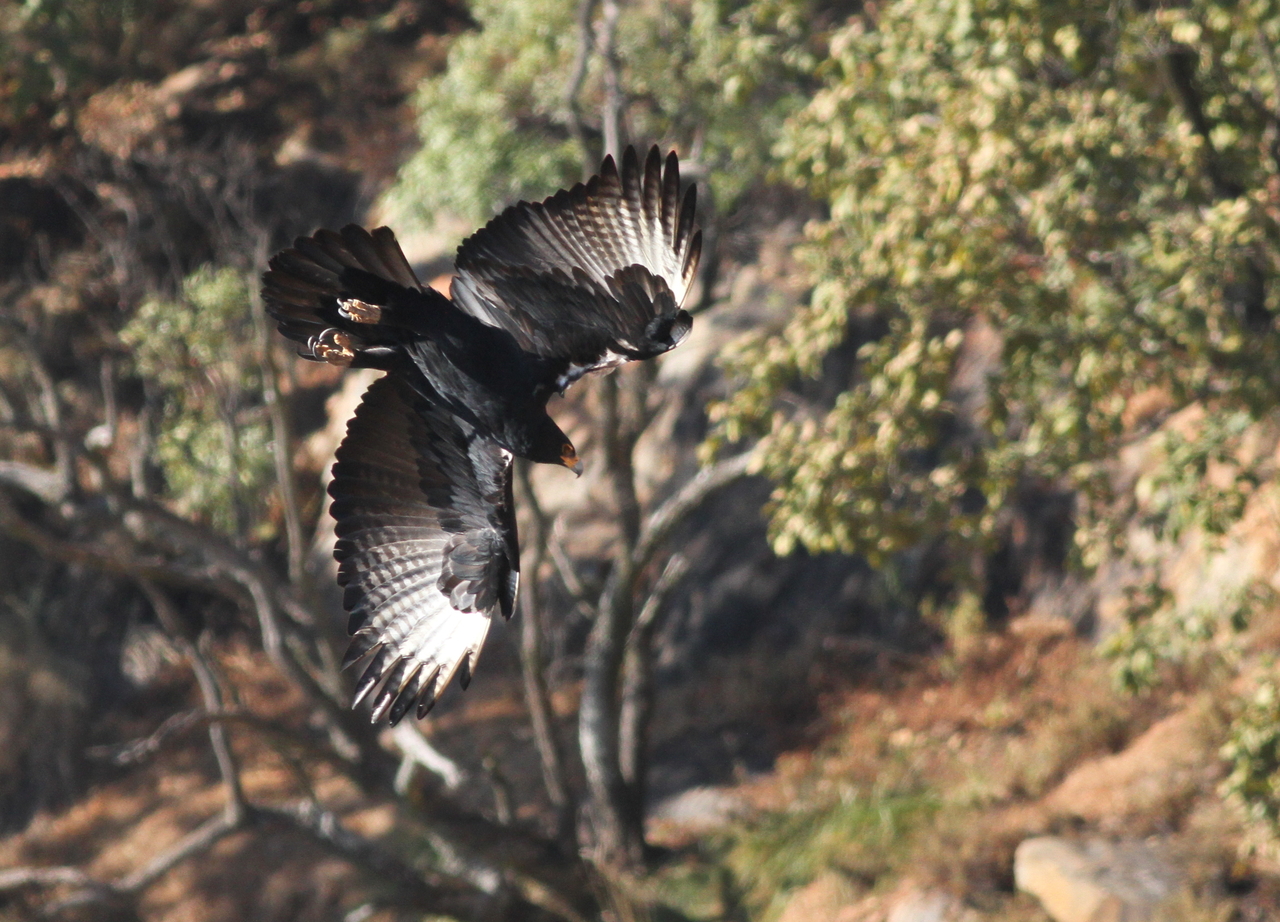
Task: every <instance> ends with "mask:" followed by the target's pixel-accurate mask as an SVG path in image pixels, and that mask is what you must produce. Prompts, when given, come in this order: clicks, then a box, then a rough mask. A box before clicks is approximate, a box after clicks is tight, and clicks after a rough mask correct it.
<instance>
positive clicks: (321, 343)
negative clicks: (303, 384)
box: [311, 327, 356, 368]
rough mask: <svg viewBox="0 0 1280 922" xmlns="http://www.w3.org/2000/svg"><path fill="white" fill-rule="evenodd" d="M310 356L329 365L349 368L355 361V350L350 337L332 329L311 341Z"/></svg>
mask: <svg viewBox="0 0 1280 922" xmlns="http://www.w3.org/2000/svg"><path fill="white" fill-rule="evenodd" d="M311 354H312V355H314V356H315V357H316V358H317V359H319V360H320V361H322V362H328V363H329V364H330V365H340V366H342V367H344V368H345V367H349V366H350V365H351V363H352V362H354V361H355V360H356V350H355V348H354V347H353V346H352V345H351V337H350V336H348V335H347V334H346V333H343V332H342V331H341V330H335V329H333V328H332V327H330V328H329V329H327V330H325V331H324V332H323V333H320V334H319V335H317V336H315V337H314V338H313V339H312V341H311Z"/></svg>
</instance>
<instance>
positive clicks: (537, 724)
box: [516, 461, 573, 842]
mask: <svg viewBox="0 0 1280 922" xmlns="http://www.w3.org/2000/svg"><path fill="white" fill-rule="evenodd" d="M516 470H517V474H518V479H519V484H520V498H521V500H522V501H523V502H524V505H525V507H526V508H527V509H528V510H529V512H530V515H531V519H532V526H533V527H532V529H531V530H530V534H529V546H530V549H531V551H530V554H529V561H528V564H527V566H526V567H525V588H524V593H523V594H522V595H521V597H520V614H521V620H520V675H521V678H522V679H523V681H524V699H525V704H526V706H527V707H528V709H529V723H530V724H531V725H532V728H533V740H534V745H535V746H536V747H537V750H538V757H539V760H540V762H541V764H542V780H543V784H544V785H545V786H546V789H547V797H548V798H549V799H550V801H551V805H552V806H553V807H554V808H555V812H556V831H557V836H558V837H559V838H560V839H561V840H562V841H565V842H569V841H570V840H571V838H572V835H573V808H572V805H571V804H570V802H569V790H568V784H567V783H566V781H565V771H564V756H563V754H562V753H561V751H560V744H559V741H558V740H557V739H556V733H555V711H554V710H553V709H552V707H551V695H550V692H549V691H548V689H547V678H546V672H545V668H546V663H545V662H544V657H543V653H542V639H543V635H544V633H545V631H544V628H543V622H542V617H541V616H542V597H543V596H542V565H543V562H544V560H545V559H546V550H547V546H548V544H549V541H548V538H549V536H550V533H551V527H550V522H549V521H548V518H547V514H546V512H545V510H543V508H542V504H541V503H539V502H538V494H537V492H536V491H535V490H534V488H533V479H532V478H531V477H530V476H529V464H528V462H525V461H520V462H518V463H517V464H516Z"/></svg>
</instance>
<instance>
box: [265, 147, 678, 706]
mask: <svg viewBox="0 0 1280 922" xmlns="http://www.w3.org/2000/svg"><path fill="white" fill-rule="evenodd" d="M693 223H694V190H693V188H692V187H690V188H689V189H688V190H687V191H686V192H685V193H684V195H683V196H681V193H680V174H679V168H678V166H677V163H676V155H675V154H674V153H672V154H669V155H668V156H667V158H666V163H665V167H664V164H663V161H662V158H661V156H660V155H659V153H658V149H657V148H656V147H655V148H653V149H652V150H650V152H649V156H648V159H647V160H646V162H645V164H644V166H643V168H642V167H641V165H640V163H639V161H638V159H637V157H636V154H635V151H634V150H632V149H630V148H628V149H627V152H626V154H625V155H624V156H623V160H622V170H621V173H619V171H618V169H617V167H616V166H615V164H614V162H613V159H612V158H611V157H610V158H606V159H605V161H604V164H603V166H602V167H601V169H600V173H599V175H597V176H594V177H592V178H591V179H590V180H589V181H588V182H586V183H580V184H578V185H576V186H574V187H573V188H572V189H568V190H565V191H562V192H558V193H557V194H555V195H554V196H552V197H551V198H549V199H547V200H545V201H544V202H541V203H538V204H531V203H528V202H521V203H519V204H517V205H513V206H512V207H510V208H508V209H507V210H506V211H504V212H503V213H502V214H500V215H499V216H498V217H496V218H494V219H493V220H492V221H490V222H489V223H488V224H487V225H486V226H485V227H484V228H483V229H481V230H480V231H478V232H476V233H475V234H473V235H472V236H471V237H470V238H468V239H467V240H466V241H464V242H463V244H462V246H461V247H459V249H458V253H457V258H456V260H455V264H456V268H457V276H456V277H455V278H454V280H453V288H452V299H450V298H446V297H445V296H444V295H442V294H439V293H438V292H436V291H433V290H432V289H430V288H424V287H423V286H422V284H421V283H420V282H419V281H418V279H417V277H416V276H415V275H414V273H413V269H412V268H411V267H410V266H409V263H408V261H407V260H406V259H405V257H404V254H403V253H402V252H401V250H400V246H399V244H397V243H396V239H395V235H394V234H393V233H392V232H391V230H390V229H389V228H385V227H380V228H377V229H376V230H373V231H371V232H370V231H366V230H364V229H363V228H360V227H357V226H355V225H348V226H347V227H344V228H343V229H342V230H341V231H340V232H336V233H335V232H334V231H328V230H321V231H317V232H316V233H315V234H314V235H312V236H311V237H301V238H299V239H298V240H297V241H296V242H295V243H294V245H293V247H292V248H290V249H287V250H284V251H282V252H280V253H278V254H277V255H276V256H275V257H274V258H273V259H272V260H271V268H270V270H269V271H268V272H267V273H266V274H265V275H264V276H263V297H264V299H265V301H266V304H267V310H268V311H270V313H271V315H272V316H273V317H274V318H275V319H276V320H277V321H278V324H279V329H280V332H281V333H283V334H284V335H285V336H287V337H288V338H290V339H292V340H294V341H296V342H298V343H300V344H301V348H300V350H299V352H300V354H301V355H302V356H304V357H305V358H309V359H312V360H315V361H327V362H331V363H333V364H337V365H350V366H355V367H373V368H381V369H384V370H385V371H386V372H387V375H386V377H384V378H382V379H380V380H379V381H377V382H375V383H374V384H373V385H372V386H371V387H370V388H369V390H368V392H367V393H366V394H365V396H364V399H363V401H362V402H361V404H360V407H359V409H358V410H357V411H356V415H355V418H354V419H352V420H351V423H350V424H349V426H348V428H347V437H346V439H344V440H343V443H342V446H341V447H340V448H339V449H338V455H337V463H336V464H335V465H334V469H333V474H334V476H333V482H332V484H331V485H330V487H329V493H330V495H331V496H332V497H333V505H332V507H331V512H332V514H333V517H334V519H335V520H336V521H337V534H338V543H337V548H336V550H335V551H334V554H335V556H336V557H337V559H338V560H339V561H340V567H339V571H338V581H339V583H340V584H341V585H342V586H343V587H345V595H344V598H343V604H344V606H345V607H346V609H347V611H348V612H349V613H350V621H349V624H348V630H349V631H350V633H352V634H353V635H354V638H353V640H352V643H351V648H350V650H349V651H348V652H347V656H346V660H345V663H344V665H351V664H353V663H355V662H357V661H359V660H362V659H365V658H368V662H367V664H366V666H365V668H364V672H363V674H362V676H361V678H360V680H359V682H358V683H357V686H356V691H355V703H357V704H358V703H359V702H360V701H361V700H363V699H364V698H366V697H368V696H369V695H371V694H372V695H373V719H374V721H378V720H381V719H382V718H384V717H386V718H387V719H388V720H389V721H390V722H391V723H393V724H394V723H396V722H397V721H399V720H400V719H401V718H402V717H403V716H404V715H405V714H406V713H408V711H409V710H410V709H411V708H415V707H416V711H417V714H418V716H419V717H423V716H424V715H425V714H426V713H427V711H429V710H430V709H431V706H432V704H433V703H434V702H435V699H436V696H437V695H438V694H439V693H440V690H441V689H442V688H444V686H445V685H446V684H447V683H448V681H449V679H450V678H451V677H452V676H453V674H454V673H455V672H458V671H460V672H461V676H462V683H463V685H464V686H465V685H466V684H467V682H469V681H470V677H471V672H472V669H473V668H474V666H475V662H476V658H477V657H478V656H479V653H480V647H481V645H482V644H483V643H484V638H485V634H486V633H487V631H488V628H489V620H490V618H491V616H492V615H493V613H494V612H495V611H500V612H501V613H502V615H503V616H504V617H507V618H509V617H511V613H512V611H513V609H514V607H515V598H516V588H517V586H518V583H519V571H520V557H519V547H518V543H517V540H516V518H515V509H514V506H513V503H512V494H511V459H512V456H513V455H516V456H519V457H522V458H527V459H529V460H531V461H540V462H544V463H549V464H562V465H564V466H565V467H569V468H571V469H573V470H574V471H575V472H577V471H580V470H581V463H580V462H579V461H578V456H577V452H576V451H575V450H574V447H573V444H572V443H571V442H570V441H569V439H568V437H566V436H565V434H564V433H563V432H562V431H561V430H560V427H559V426H557V425H556V424H555V422H554V421H553V420H552V419H551V417H550V416H548V415H547V410H546V405H547V399H548V398H549V397H550V396H551V394H552V393H555V392H559V393H563V392H564V390H565V388H566V387H568V386H569V385H570V384H572V383H573V382H574V381H576V380H578V379H579V378H580V377H582V376H583V375H585V374H587V373H589V372H593V371H598V370H601V369H606V368H611V367H613V366H615V365H619V364H622V363H623V362H628V361H633V360H638V359H646V358H652V357H654V356H657V355H661V354H662V353H664V352H666V351H668V350H670V349H672V348H674V347H675V346H676V345H678V344H679V343H680V341H681V340H682V339H684V337H685V336H686V335H688V333H689V330H690V327H691V325H692V319H691V318H690V316H689V314H688V313H686V312H685V311H683V310H681V309H680V303H681V302H682V301H683V300H684V297H685V295H686V294H687V293H688V290H689V287H690V285H691V283H692V281H693V277H694V272H695V271H696V269H697V264H698V257H699V254H700V251H701V234H700V233H699V232H695V230H694V227H693Z"/></svg>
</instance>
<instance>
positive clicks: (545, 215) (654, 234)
mask: <svg viewBox="0 0 1280 922" xmlns="http://www.w3.org/2000/svg"><path fill="white" fill-rule="evenodd" d="M694 209H695V190H694V188H693V187H692V186H691V187H690V188H689V189H688V190H687V191H686V192H685V193H684V195H683V197H682V196H681V194H680V168H679V165H678V163H677V160H676V155H675V153H674V152H673V153H671V154H669V155H668V156H667V158H666V163H665V166H664V164H663V161H662V156H661V155H660V154H659V152H658V148H657V147H654V148H652V149H651V150H650V151H649V156H648V158H647V159H646V161H645V164H644V166H643V168H642V167H641V165H640V163H639V160H638V159H637V157H636V153H635V150H634V149H633V148H627V151H626V153H625V154H624V155H623V158H622V171H621V173H619V171H618V168H617V166H616V165H615V164H614V161H613V158H612V157H608V158H606V159H605V161H604V164H603V166H602V167H601V169H600V172H599V174H597V175H596V176H593V177H592V178H591V179H590V180H589V181H588V182H586V183H579V184H578V185H576V186H574V187H573V188H572V189H567V190H564V191H561V192H558V193H556V194H555V195H553V196H552V197H551V198H549V199H546V200H545V201H543V202H540V203H536V204H531V203H528V202H521V203H519V204H517V205H513V206H511V207H510V208H508V209H507V210H506V211H504V212H502V214H500V215H498V217H496V218H494V219H493V220H492V221H490V222H489V223H488V224H487V225H486V226H485V227H484V228H482V229H481V230H479V231H477V232H476V233H475V234H473V235H472V236H471V237H469V238H468V239H467V240H466V241H464V242H463V244H462V246H461V247H459V249H458V254H457V259H456V265H457V271H458V275H457V278H456V279H455V280H454V283H453V289H452V297H453V300H454V303H456V304H457V305H458V306H460V307H461V308H463V310H466V311H468V312H469V313H471V314H472V315H473V316H475V317H477V318H479V319H480V320H483V321H484V322H485V323H488V324H490V325H492V326H496V327H500V328H502V329H505V330H507V331H509V332H510V333H511V334H512V335H513V336H515V337H516V339H517V341H518V342H519V343H520V345H521V346H522V347H523V348H524V349H526V350H528V351H529V352H533V353H535V354H537V355H540V356H543V357H544V358H550V359H565V360H568V362H569V364H570V369H569V371H568V372H567V373H566V375H565V376H564V377H563V378H562V380H560V381H559V382H558V384H559V386H560V387H561V389H563V387H564V386H565V385H567V384H568V383H570V382H571V381H573V380H576V379H577V378H578V377H581V375H583V374H585V373H586V372H588V371H594V370H596V369H599V368H607V367H609V366H612V365H617V364H620V363H621V362H625V361H629V360H632V359H643V358H650V357H652V356H655V355H660V354H661V353H663V352H666V351H667V350H669V349H671V348H674V347H675V345H676V344H677V343H679V342H680V341H681V340H682V339H683V338H684V337H685V336H686V335H687V334H688V332H689V329H690V326H691V318H690V317H689V315H688V314H687V313H686V312H685V311H683V310H681V309H680V304H681V302H682V301H683V300H684V297H685V295H686V294H688V291H689V288H690V287H691V285H692V284H693V279H694V275H695V273H696V271H697V267H698V258H699V256H700V254H701V250H702V235H701V232H699V231H695V230H694V226H693V221H694Z"/></svg>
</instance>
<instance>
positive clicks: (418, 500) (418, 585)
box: [329, 376, 520, 724]
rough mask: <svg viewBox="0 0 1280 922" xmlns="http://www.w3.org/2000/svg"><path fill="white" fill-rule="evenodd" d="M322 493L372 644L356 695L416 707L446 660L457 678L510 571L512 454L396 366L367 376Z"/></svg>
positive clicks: (354, 645) (512, 593) (513, 571)
mask: <svg viewBox="0 0 1280 922" xmlns="http://www.w3.org/2000/svg"><path fill="white" fill-rule="evenodd" d="M337 458H338V460H337V464H336V465H335V466H334V469H333V474H334V477H333V482H332V483H331V484H330V486H329V494H330V495H331V496H332V497H333V505H332V507H331V512H332V514H333V517H334V519H335V520H336V521H337V533H338V544H337V548H336V550H335V551H334V556H335V557H336V558H337V559H338V560H339V561H340V567H339V571H338V582H339V583H340V584H341V585H343V586H344V587H345V589H346V591H345V595H344V598H343V604H344V606H345V607H346V609H347V611H348V612H350V623H349V624H348V631H349V632H351V633H352V634H354V635H355V636H354V639H353V640H352V642H351V648H350V649H349V650H348V651H347V656H346V658H345V660H344V663H343V665H344V666H348V665H351V664H353V663H355V662H356V661H358V660H360V659H362V658H364V657H366V656H368V657H369V662H368V664H367V665H366V666H365V669H364V672H363V675H362V676H361V678H360V680H359V682H358V683H357V685H356V690H355V702H354V703H355V704H359V702H360V701H361V700H363V699H364V698H365V697H367V696H368V695H370V694H371V693H373V692H374V690H375V689H376V690H377V694H376V695H375V696H374V698H373V714H372V718H373V720H374V722H377V721H379V720H381V719H382V718H383V717H387V718H388V719H389V720H390V722H391V723H392V724H395V723H397V722H398V721H399V720H400V718H401V717H403V716H404V715H405V714H406V713H407V712H408V711H409V709H410V708H411V707H413V706H414V705H415V704H416V705H417V714H418V717H420V718H421V717H423V716H424V715H425V714H426V712H427V711H428V710H430V709H431V706H432V704H434V702H435V699H436V696H437V695H438V694H439V693H440V691H441V690H442V689H443V688H444V686H445V685H446V684H447V683H448V681H449V679H450V678H451V677H452V676H453V674H454V672H455V671H457V672H460V673H461V681H462V684H463V685H464V687H465V686H466V684H467V683H468V682H470V679H471V671H472V669H473V668H474V666H475V662H476V658H477V657H478V656H479V654H480V647H481V645H482V644H483V643H484V638H485V634H486V633H487V632H488V630H489V622H490V619H491V618H492V616H493V614H494V612H496V611H500V612H501V613H502V614H503V615H504V616H505V617H508V618H509V617H510V616H511V612H512V609H513V607H514V605H515V597H516V587H517V583H518V580H519V569H520V563H519V550H518V547H517V541H516V521H515V510H514V506H513V503H512V495H511V456H510V454H509V453H507V452H506V451H504V450H502V449H501V448H499V447H498V446H497V445H495V444H494V443H493V442H492V441H491V440H489V439H488V438H486V437H485V436H484V435H482V434H479V433H477V432H475V431H474V430H472V429H471V428H470V427H469V426H467V425H466V424H465V423H464V422H462V421H460V420H459V419H458V418H457V417H455V416H454V415H453V414H452V413H450V412H448V410H446V409H443V408H442V407H440V406H439V405H438V403H437V402H436V401H433V400H432V399H430V398H429V397H428V396H426V395H424V394H422V393H420V392H419V391H418V390H416V389H415V388H413V387H411V386H410V385H409V384H408V383H406V382H405V381H404V380H402V379H401V378H399V377H398V376H388V377H385V378H382V379H380V380H378V381H376V382H374V384H373V385H372V386H371V387H370V388H369V390H368V392H367V393H366V394H365V396H364V400H363V401H362V402H361V404H360V407H359V409H358V410H357V411H356V415H355V417H354V418H353V419H352V420H351V423H350V424H349V426H348V427H347V437H346V439H345V440H344V441H343V443H342V446H341V447H340V448H339V449H338V455H337Z"/></svg>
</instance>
